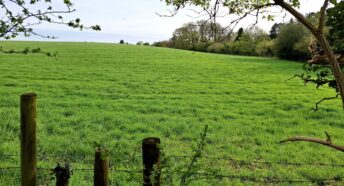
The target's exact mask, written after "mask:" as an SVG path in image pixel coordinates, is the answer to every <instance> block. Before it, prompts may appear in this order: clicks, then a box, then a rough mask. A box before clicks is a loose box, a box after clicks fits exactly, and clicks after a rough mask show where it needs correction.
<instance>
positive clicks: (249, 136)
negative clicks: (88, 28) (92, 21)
mask: <svg viewBox="0 0 344 186" xmlns="http://www.w3.org/2000/svg"><path fill="white" fill-rule="evenodd" d="M0 45H1V46H3V47H4V49H20V48H24V47H27V46H29V47H31V48H33V47H40V48H42V49H43V50H45V51H52V52H54V51H57V52H58V54H59V57H58V58H57V59H55V58H53V57H47V56H44V55H40V54H29V55H15V54H0V133H1V135H0V155H3V154H19V151H20V146H19V138H18V136H19V121H20V119H19V96H20V94H22V93H26V92H36V93H37V94H38V98H39V100H38V151H39V154H40V155H41V156H42V157H41V159H40V160H41V161H40V162H39V165H40V166H45V167H47V166H50V167H53V166H54V165H55V163H56V162H57V161H59V160H61V159H60V158H58V157H55V156H59V157H62V158H63V157H64V158H68V159H69V160H70V161H72V162H75V163H74V168H75V167H78V166H79V167H82V165H81V163H80V162H87V160H92V155H93V153H94V147H95V143H100V144H102V145H103V146H106V147H109V148H110V149H111V150H112V154H113V156H114V157H112V162H114V164H115V165H118V166H121V167H122V168H125V166H124V165H122V163H123V160H124V159H128V156H127V155H126V154H127V152H128V153H133V152H135V151H136V152H137V155H139V154H140V150H139V149H140V144H141V140H142V139H143V138H144V137H148V136H157V137H160V138H161V140H162V146H163V148H164V151H165V153H166V155H178V156H179V155H191V152H192V147H193V146H194V144H195V143H196V142H197V140H198V138H199V133H200V132H201V131H202V129H203V128H204V126H205V125H206V124H208V125H209V133H208V137H209V144H208V145H207V146H206V149H205V155H206V156H211V157H227V158H229V157H230V158H234V159H238V160H246V161H258V162H265V161H268V162H300V163H310V164H314V163H327V164H344V156H343V153H341V152H336V151H334V150H331V149H329V148H326V147H323V146H320V145H316V144H309V143H294V144H285V145H280V144H279V141H280V140H281V139H284V138H287V137H289V136H294V135H306V136H315V137H320V138H325V137H324V136H325V134H324V131H327V132H328V133H329V134H331V136H332V138H333V140H334V141H335V142H336V143H338V144H344V137H343V134H344V114H343V111H342V110H341V102H340V100H339V99H337V100H331V101H328V102H325V103H323V104H321V109H320V110H319V111H318V112H315V113H314V112H313V111H312V108H314V105H315V102H317V101H319V100H320V99H322V98H323V97H329V96H330V97H331V96H333V95H334V94H335V93H334V92H333V90H331V89H329V88H326V87H325V88H321V89H318V90H316V89H315V88H314V87H313V86H307V87H305V86H304V85H303V83H302V82H301V81H300V80H298V79H293V80H290V81H285V80H286V79H288V78H290V77H291V76H292V75H293V74H295V73H299V72H300V71H301V69H302V68H301V67H302V64H300V63H296V62H288V61H281V60H276V59H269V58H258V57H242V56H229V55H215V54H206V53H197V52H196V53H195V52H190V51H181V50H174V49H166V48H155V47H145V46H129V45H115V44H96V43H47V42H46V43H43V42H0ZM45 156H49V157H45ZM84 156H86V157H84ZM11 159H12V160H11V161H9V160H5V159H4V158H3V159H2V158H1V156H0V167H1V166H7V165H18V160H19V157H14V158H11ZM187 160H188V159H182V158H181V159H178V161H174V162H178V163H179V164H182V163H183V162H187ZM78 162H79V163H78ZM88 163H92V162H90V161H88ZM200 163H201V164H202V166H203V168H204V169H206V168H218V169H219V170H220V172H219V173H221V174H224V175H240V176H251V177H255V178H261V177H266V176H273V177H278V178H280V179H303V180H312V179H314V178H335V177H343V176H344V170H343V167H332V166H313V165H312V166H311V165H306V166H287V165H279V164H270V165H265V164H259V163H257V164H253V165H250V166H245V165H241V164H235V163H233V162H231V161H223V160H218V161H217V160H209V159H204V160H202V161H201V162H200ZM72 165H73V163H72ZM88 167H90V168H92V164H90V165H89V166H88ZM9 172H10V173H9ZM9 172H6V174H1V173H0V185H2V184H4V183H6V184H9V183H16V184H17V183H18V177H16V176H18V175H19V170H17V171H12V172H11V171H9ZM13 174H14V175H16V176H13ZM40 174H43V173H42V172H40ZM1 175H2V176H1ZM135 176H138V177H139V178H140V174H138V175H135ZM42 179H43V178H42ZM112 179H116V180H118V183H128V182H130V183H131V184H132V185H137V184H138V183H137V182H135V181H132V179H131V177H130V175H128V174H126V173H121V174H114V175H112ZM235 182H236V184H238V183H239V182H240V180H237V179H223V180H218V181H214V180H209V179H208V180H199V181H198V182H194V184H196V185H200V184H201V183H202V184H203V185H221V184H222V185H231V184H234V183H235ZM71 183H72V185H91V184H92V173H83V172H81V173H80V172H77V171H75V173H74V175H73V176H72V180H71ZM331 183H332V184H335V182H331ZM342 183H343V182H342ZM242 184H253V183H252V182H248V183H242ZM281 184H284V183H281ZM305 184H309V183H305ZM337 184H338V183H337Z"/></svg>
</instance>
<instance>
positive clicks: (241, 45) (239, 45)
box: [228, 40, 255, 55]
mask: <svg viewBox="0 0 344 186" xmlns="http://www.w3.org/2000/svg"><path fill="white" fill-rule="evenodd" d="M252 45H253V43H252V42H249V41H245V40H241V41H237V42H234V43H230V44H229V48H228V50H229V52H230V53H231V54H237V55H254V54H255V53H254V49H255V47H254V46H252Z"/></svg>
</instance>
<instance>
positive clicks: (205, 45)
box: [195, 42, 209, 52]
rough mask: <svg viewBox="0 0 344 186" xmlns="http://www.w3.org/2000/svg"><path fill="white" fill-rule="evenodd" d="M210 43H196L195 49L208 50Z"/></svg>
mask: <svg viewBox="0 0 344 186" xmlns="http://www.w3.org/2000/svg"><path fill="white" fill-rule="evenodd" d="M208 46H209V45H208V43H206V42H198V43H196V45H195V50H196V51H199V52H207V48H208Z"/></svg>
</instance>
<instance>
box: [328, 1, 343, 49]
mask: <svg viewBox="0 0 344 186" xmlns="http://www.w3.org/2000/svg"><path fill="white" fill-rule="evenodd" d="M327 13H328V20H327V22H326V25H327V26H329V27H330V30H329V32H330V35H331V40H332V42H333V49H334V51H335V52H337V53H344V1H341V2H339V3H338V4H337V5H336V6H334V7H333V8H330V9H328V11H327Z"/></svg>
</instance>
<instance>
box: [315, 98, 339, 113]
mask: <svg viewBox="0 0 344 186" xmlns="http://www.w3.org/2000/svg"><path fill="white" fill-rule="evenodd" d="M338 97H339V94H337V95H336V96H334V97H329V98H323V99H322V100H320V101H318V102H317V103H316V104H315V108H314V112H316V111H318V110H319V107H318V106H319V104H320V103H322V102H323V101H327V100H331V99H337V98H338Z"/></svg>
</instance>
